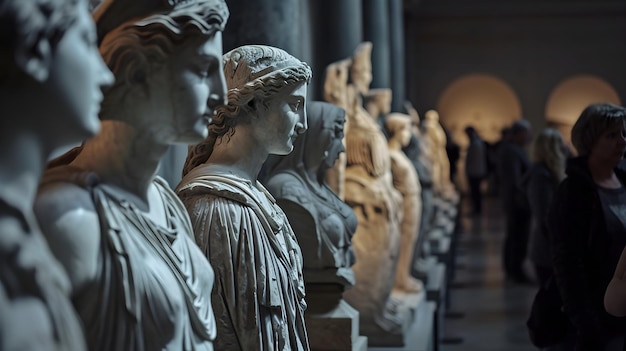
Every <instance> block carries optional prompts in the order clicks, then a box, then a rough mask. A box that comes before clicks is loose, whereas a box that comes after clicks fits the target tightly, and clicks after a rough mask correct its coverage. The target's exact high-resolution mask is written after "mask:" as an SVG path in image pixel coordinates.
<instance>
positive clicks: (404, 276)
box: [385, 113, 422, 292]
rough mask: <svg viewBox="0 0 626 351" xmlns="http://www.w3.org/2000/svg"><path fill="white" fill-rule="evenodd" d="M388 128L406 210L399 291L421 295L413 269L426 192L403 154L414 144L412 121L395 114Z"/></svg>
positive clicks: (396, 181)
mask: <svg viewBox="0 0 626 351" xmlns="http://www.w3.org/2000/svg"><path fill="white" fill-rule="evenodd" d="M385 129H386V130H387V135H389V154H390V155H391V173H392V175H393V185H394V187H395V188H396V189H397V190H398V191H399V192H400V193H401V194H402V208H403V211H402V213H403V217H402V223H401V227H400V230H401V232H402V243H401V249H400V256H399V258H398V268H397V270H396V280H395V288H397V289H399V290H402V291H408V292H419V291H421V290H422V283H421V282H420V281H419V280H417V279H415V278H413V277H412V276H411V267H412V265H413V252H414V251H415V242H416V239H417V236H418V234H419V228H420V221H421V216H422V201H421V190H422V189H421V186H420V182H419V178H418V176H417V171H416V170H415V167H413V164H412V163H411V160H409V158H408V157H407V156H406V155H405V154H404V152H402V148H403V147H405V146H407V145H408V144H409V142H410V141H411V118H410V117H409V116H408V115H405V114H402V113H391V114H389V115H387V117H386V119H385Z"/></svg>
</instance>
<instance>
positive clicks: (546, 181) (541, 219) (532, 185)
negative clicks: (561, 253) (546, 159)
mask: <svg viewBox="0 0 626 351" xmlns="http://www.w3.org/2000/svg"><path fill="white" fill-rule="evenodd" d="M557 185H558V180H557V178H556V176H554V174H553V173H552V172H551V171H550V170H549V169H548V166H546V164H545V163H543V162H537V163H534V164H533V165H532V167H530V169H529V170H528V172H526V175H525V176H524V178H523V179H522V187H523V188H524V189H525V191H526V196H527V197H528V204H529V205H530V212H531V215H532V226H531V232H530V238H529V242H528V256H529V258H530V259H531V261H532V262H533V263H534V264H535V265H538V266H542V267H551V266H552V258H551V253H550V244H549V242H548V233H547V225H546V217H547V214H548V208H549V206H550V203H551V202H552V196H553V194H554V192H555V190H556V187H557Z"/></svg>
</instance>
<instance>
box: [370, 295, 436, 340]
mask: <svg viewBox="0 0 626 351" xmlns="http://www.w3.org/2000/svg"><path fill="white" fill-rule="evenodd" d="M425 296H426V295H425V293H424V291H422V292H419V293H406V292H401V291H398V290H393V291H392V292H391V296H390V297H389V301H388V303H387V308H386V314H387V315H388V316H389V319H393V320H394V321H396V323H397V325H399V326H400V327H399V328H397V329H394V330H385V329H383V328H382V327H381V326H378V325H375V326H373V325H369V327H368V326H363V325H362V326H361V328H362V332H363V334H365V335H366V336H367V337H368V341H369V344H370V345H371V346H392V347H401V346H404V345H405V344H406V340H407V336H408V334H409V330H410V328H411V325H412V324H413V322H414V321H415V318H416V316H417V310H418V308H419V306H420V304H422V302H423V301H424V299H425Z"/></svg>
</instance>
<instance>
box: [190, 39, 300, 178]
mask: <svg viewBox="0 0 626 351" xmlns="http://www.w3.org/2000/svg"><path fill="white" fill-rule="evenodd" d="M224 74H225V76H226V83H227V87H228V103H227V104H225V105H221V106H219V107H218V108H217V110H216V113H215V116H214V117H213V120H212V122H211V124H210V125H209V136H208V138H207V139H206V140H205V141H204V142H202V143H200V144H198V145H196V146H195V147H192V148H191V149H190V152H189V155H188V157H187V162H186V164H185V169H184V170H183V174H186V173H187V172H188V171H190V170H191V169H193V168H195V167H196V166H198V165H200V164H202V163H204V162H206V160H207V159H208V158H209V156H210V155H211V153H212V152H213V146H214V145H215V143H216V142H228V141H229V140H228V139H229V138H230V136H232V135H233V134H234V133H235V132H236V129H237V126H238V125H244V124H247V125H249V126H250V128H249V129H250V130H251V135H250V138H252V139H253V140H254V141H255V142H257V143H258V144H259V146H261V147H263V148H265V149H266V151H267V152H268V154H278V155H285V154H288V153H289V152H291V151H292V149H293V142H294V141H295V140H296V137H297V136H298V135H299V134H302V133H304V131H306V128H307V120H306V110H305V99H306V89H307V85H308V84H309V81H310V79H311V68H310V67H309V66H308V65H307V64H306V63H304V62H302V61H300V60H298V59H297V58H295V57H293V56H291V55H290V54H288V53H287V52H285V51H284V50H281V49H278V48H275V47H271V46H264V45H246V46H241V47H238V48H236V49H233V50H231V51H230V52H228V53H226V54H225V55H224Z"/></svg>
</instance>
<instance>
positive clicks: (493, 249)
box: [440, 198, 536, 351]
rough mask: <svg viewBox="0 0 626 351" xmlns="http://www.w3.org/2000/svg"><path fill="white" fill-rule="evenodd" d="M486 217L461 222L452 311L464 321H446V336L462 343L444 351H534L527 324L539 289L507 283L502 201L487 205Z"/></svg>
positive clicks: (452, 289)
mask: <svg viewBox="0 0 626 351" xmlns="http://www.w3.org/2000/svg"><path fill="white" fill-rule="evenodd" d="M485 205H486V206H485V209H484V211H483V214H482V216H480V217H472V216H468V215H463V213H468V212H469V209H465V208H464V209H463V211H462V217H461V221H460V234H459V246H458V255H457V264H456V274H455V278H454V280H453V283H452V284H451V287H450V288H451V289H450V294H451V296H450V297H451V299H450V306H449V308H448V310H449V311H450V312H461V313H463V314H464V316H463V317H462V318H456V319H453V318H447V319H446V320H445V335H444V337H448V338H450V339H453V338H454V337H459V338H462V339H463V342H462V343H459V344H441V346H440V350H441V351H461V350H463V351H529V350H536V348H535V347H533V345H532V344H530V341H529V340H528V334H527V332H526V326H525V321H526V318H527V316H528V310H529V307H530V304H531V302H532V298H533V297H534V294H535V291H536V288H535V287H533V286H528V285H519V284H514V283H511V282H508V281H505V280H504V275H503V273H502V269H501V255H500V253H501V248H502V244H503V240H504V219H503V216H502V213H501V212H500V211H499V210H500V206H499V203H498V201H497V199H493V198H488V199H486V201H485Z"/></svg>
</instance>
